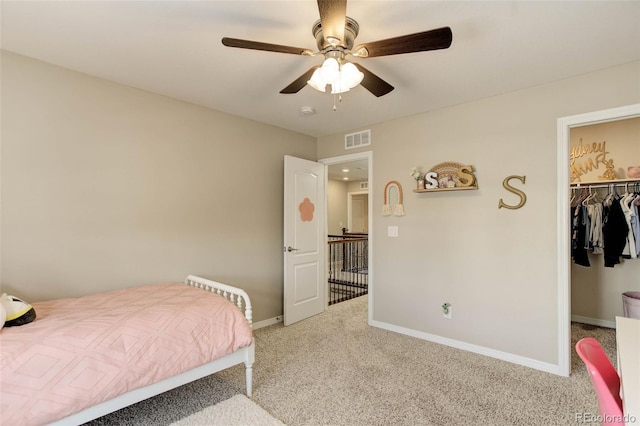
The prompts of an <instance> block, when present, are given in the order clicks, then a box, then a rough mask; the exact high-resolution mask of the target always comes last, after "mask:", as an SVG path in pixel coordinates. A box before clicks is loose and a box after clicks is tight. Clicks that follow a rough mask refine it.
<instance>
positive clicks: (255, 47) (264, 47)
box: [222, 37, 313, 55]
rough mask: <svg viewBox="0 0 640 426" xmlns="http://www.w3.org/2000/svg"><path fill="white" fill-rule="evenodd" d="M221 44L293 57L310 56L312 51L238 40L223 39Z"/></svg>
mask: <svg viewBox="0 0 640 426" xmlns="http://www.w3.org/2000/svg"><path fill="white" fill-rule="evenodd" d="M222 44H224V45H225V46H228V47H239V48H241V49H253V50H264V51H267V52H278V53H291V54H293V55H311V54H313V52H312V51H310V50H309V49H303V48H301V47H293V46H283V45H280V44H271V43H262V42H259V41H251V40H241V39H239V38H229V37H223V38H222Z"/></svg>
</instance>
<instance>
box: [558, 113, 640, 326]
mask: <svg viewBox="0 0 640 426" xmlns="http://www.w3.org/2000/svg"><path fill="white" fill-rule="evenodd" d="M570 136H571V137H570V140H571V147H572V148H576V147H580V146H582V147H583V148H586V147H587V146H588V145H589V146H593V143H596V144H597V145H599V146H603V147H604V148H606V157H605V158H606V159H607V160H613V161H614V162H613V164H614V166H615V172H616V175H617V177H618V179H625V178H627V168H628V167H629V166H640V118H632V119H625V120H618V121H611V122H607V123H601V124H595V125H589V126H582V127H575V128H573V129H571V132H570ZM581 140H582V144H581V142H580V141H581ZM600 144H602V145H600ZM599 155H600V154H595V153H594V154H585V155H583V156H582V157H580V158H576V160H575V164H574V165H575V166H576V167H575V170H578V171H579V173H581V172H584V174H583V175H581V176H580V178H581V181H582V182H598V180H599V176H602V175H603V174H604V172H605V166H604V165H603V164H602V163H601V162H599V161H596V160H597V158H598V156H599ZM590 160H592V162H590ZM589 164H592V165H595V166H597V167H594V168H593V169H592V170H589V168H588V167H586V166H587V165H589ZM618 190H619V191H620V193H623V192H624V191H625V189H624V187H623V186H619V187H618ZM594 191H596V192H597V193H598V197H599V199H600V200H602V199H603V198H604V196H606V193H607V191H608V190H607V188H602V189H595V190H594ZM588 256H589V263H590V264H591V266H590V267H585V266H580V265H576V264H572V265H571V314H572V316H573V318H574V319H576V320H581V321H587V322H589V323H593V324H598V325H605V326H611V327H614V326H615V318H616V316H622V315H623V311H622V296H621V295H622V293H623V292H625V291H640V259H629V260H626V259H622V260H621V264H620V265H616V266H615V267H613V268H605V267H604V259H603V257H602V255H601V254H600V255H597V254H596V255H594V254H592V253H589V255H588Z"/></svg>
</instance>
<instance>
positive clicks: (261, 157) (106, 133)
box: [0, 52, 316, 321]
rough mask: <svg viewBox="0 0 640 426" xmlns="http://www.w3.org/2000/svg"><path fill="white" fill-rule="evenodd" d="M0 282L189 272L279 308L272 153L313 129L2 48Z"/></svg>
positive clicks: (85, 287) (24, 287) (47, 293)
mask: <svg viewBox="0 0 640 426" xmlns="http://www.w3.org/2000/svg"><path fill="white" fill-rule="evenodd" d="M1 59H2V98H1V100H2V133H1V137H2V159H1V162H2V163H1V165H2V169H1V171H2V183H1V185H2V217H1V219H2V228H1V231H2V235H1V243H2V263H1V268H0V269H1V273H2V275H1V278H2V280H1V285H2V291H4V292H9V293H13V294H15V295H17V296H20V297H23V298H25V299H26V300H29V301H38V300H43V299H50V298H58V297H64V296H74V295H81V294H87V293H93V292H95V291H99V290H107V289H112V288H122V287H126V286H132V285H140V284H145V283H155V282H162V281H182V280H184V278H185V276H186V275H187V274H197V275H201V276H204V277H207V278H210V279H214V280H218V281H222V282H226V283H229V284H233V285H239V286H242V287H243V288H245V289H246V290H247V292H248V293H249V295H250V297H251V298H252V301H253V304H254V318H255V319H256V320H258V321H260V320H264V319H267V318H273V317H275V316H278V315H281V314H282V276H283V275H282V235H283V230H282V212H283V210H282V209H283V207H282V200H283V177H282V176H283V164H284V161H283V156H284V155H285V154H288V155H293V156H297V157H301V158H306V159H312V160H314V159H316V141H315V139H314V138H311V137H308V136H304V135H301V134H296V133H293V132H289V131H285V130H282V129H279V128H276V127H272V126H267V125H263V124H259V123H257V122H254V121H250V120H246V119H242V118H239V117H235V116H230V115H226V114H223V113H220V112H216V111H212V110H209V109H205V108H202V107H198V106H195V105H192V104H188V103H184V102H179V101H176V100H174V99H170V98H167V97H163V96H159V95H155V94H152V93H147V92H144V91H140V90H136V89H132V88H129V87H125V86H121V85H118V84H114V83H111V82H108V81H105V80H101V79H98V78H94V77H90V76H87V75H83V74H79V73H76V72H73V71H69V70H66V69H62V68H59V67H55V66H51V65H48V64H45V63H43V62H39V61H34V60H31V59H28V58H25V57H22V56H17V55H14V54H11V53H8V52H3V53H2V58H1Z"/></svg>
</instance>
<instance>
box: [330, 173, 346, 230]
mask: <svg viewBox="0 0 640 426" xmlns="http://www.w3.org/2000/svg"><path fill="white" fill-rule="evenodd" d="M346 226H347V185H346V184H345V183H344V182H340V181H338V180H328V181H327V233H328V234H330V235H342V228H343V227H346Z"/></svg>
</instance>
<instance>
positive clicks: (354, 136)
mask: <svg viewBox="0 0 640 426" xmlns="http://www.w3.org/2000/svg"><path fill="white" fill-rule="evenodd" d="M367 145H371V130H370V129H369V130H363V131H362V132H357V133H349V134H348V135H345V137H344V149H353V148H360V147H361V146H367Z"/></svg>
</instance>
